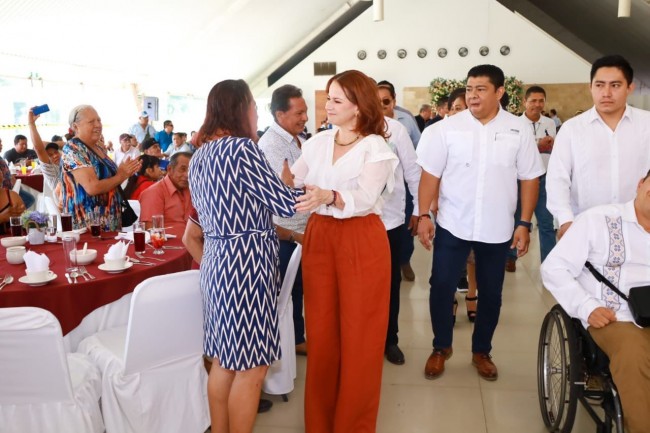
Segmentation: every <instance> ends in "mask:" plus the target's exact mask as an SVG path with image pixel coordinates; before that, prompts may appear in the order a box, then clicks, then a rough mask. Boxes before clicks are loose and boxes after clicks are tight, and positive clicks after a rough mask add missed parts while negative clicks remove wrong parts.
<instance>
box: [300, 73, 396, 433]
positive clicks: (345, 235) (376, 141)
mask: <svg viewBox="0 0 650 433" xmlns="http://www.w3.org/2000/svg"><path fill="white" fill-rule="evenodd" d="M327 93H328V97H327V103H326V104H325V109H326V111H327V118H328V120H329V121H330V122H331V123H332V124H333V125H335V126H336V128H335V129H332V130H327V131H324V132H321V133H319V134H317V135H316V136H315V137H314V138H312V139H311V140H309V141H308V142H307V143H305V144H304V145H303V148H302V156H301V158H300V159H299V160H298V161H296V163H295V164H294V165H293V167H292V168H291V171H292V172H293V174H294V175H295V179H294V182H295V184H296V186H302V185H305V187H306V190H307V194H306V195H305V196H303V197H299V198H298V202H299V204H298V206H297V207H296V210H297V211H303V210H309V209H313V208H315V211H314V213H313V214H312V215H311V217H310V218H309V222H308V223H307V229H306V231H305V235H304V242H303V257H302V266H303V284H304V293H305V319H306V328H307V341H309V358H308V361H307V381H306V385H305V431H306V432H307V433H320V432H323V433H326V432H327V433H331V432H355V433H367V432H374V431H375V427H376V423H377V412H378V409H379V394H380V389H381V372H382V365H383V356H384V343H385V340H386V329H387V326H388V306H389V292H390V251H389V246H388V237H387V235H386V229H385V228H384V225H383V223H382V221H381V219H380V218H379V214H380V213H381V208H382V204H383V199H382V197H381V196H382V193H384V192H386V193H390V192H391V191H392V188H393V184H394V175H393V171H394V169H395V167H396V166H397V163H398V160H397V156H396V155H395V154H394V153H393V152H392V151H391V149H390V148H389V147H388V145H387V143H386V128H387V126H386V122H385V120H384V115H383V112H382V109H381V106H380V102H379V100H378V99H377V90H376V87H375V84H374V82H373V81H372V80H371V79H370V78H368V77H367V76H366V75H364V74H363V73H361V72H359V71H346V72H342V73H340V74H337V75H335V76H334V77H332V78H331V79H330V80H329V82H328V83H327Z"/></svg>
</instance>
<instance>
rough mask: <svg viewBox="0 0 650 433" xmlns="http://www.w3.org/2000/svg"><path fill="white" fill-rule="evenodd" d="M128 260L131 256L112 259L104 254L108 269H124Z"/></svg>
mask: <svg viewBox="0 0 650 433" xmlns="http://www.w3.org/2000/svg"><path fill="white" fill-rule="evenodd" d="M128 262H129V256H124V257H121V258H119V259H111V258H109V257H108V256H106V255H104V265H106V269H124V267H125V266H126V264H127V263H128Z"/></svg>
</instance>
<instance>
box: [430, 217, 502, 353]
mask: <svg viewBox="0 0 650 433" xmlns="http://www.w3.org/2000/svg"><path fill="white" fill-rule="evenodd" d="M509 246H510V241H508V242H504V243H500V244H488V243H484V242H475V241H466V240H463V239H460V238H457V237H455V236H454V235H453V234H451V233H450V232H449V231H447V230H445V229H444V228H443V227H441V226H440V225H438V226H437V227H436V236H435V238H434V240H433V264H432V267H431V278H430V279H429V283H430V285H431V289H430V292H429V312H430V313H431V326H432V329H433V334H434V338H433V347H434V348H435V349H446V348H449V347H452V343H453V332H454V323H453V312H452V308H453V303H454V297H455V293H456V283H458V279H459V278H460V275H461V270H462V269H463V267H464V266H465V262H466V260H467V256H468V255H469V251H470V249H474V256H475V259H476V282H477V286H478V293H479V303H478V308H477V313H476V321H475V322H474V332H473V334H472V352H473V353H490V351H491V350H492V336H493V335H494V331H495V329H496V327H497V323H498V322H499V314H500V312H501V291H502V289H503V278H504V274H505V264H506V254H507V251H508V247H509Z"/></svg>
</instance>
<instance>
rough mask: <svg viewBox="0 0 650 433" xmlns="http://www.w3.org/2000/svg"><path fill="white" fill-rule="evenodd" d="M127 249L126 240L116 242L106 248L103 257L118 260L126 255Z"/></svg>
mask: <svg viewBox="0 0 650 433" xmlns="http://www.w3.org/2000/svg"><path fill="white" fill-rule="evenodd" d="M128 249H129V244H128V243H126V242H122V241H120V242H118V243H116V244H115V245H111V247H110V248H109V249H108V252H107V253H106V255H105V256H104V258H105V259H109V260H118V259H121V258H122V257H124V256H126V250H128Z"/></svg>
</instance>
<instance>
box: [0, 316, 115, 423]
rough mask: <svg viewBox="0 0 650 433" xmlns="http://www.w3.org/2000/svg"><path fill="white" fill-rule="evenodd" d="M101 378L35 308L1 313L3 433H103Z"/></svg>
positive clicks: (0, 405) (0, 413)
mask: <svg viewBox="0 0 650 433" xmlns="http://www.w3.org/2000/svg"><path fill="white" fill-rule="evenodd" d="M100 395H101V376H100V373H99V371H98V369H97V367H96V366H95V365H94V364H93V363H92V362H90V360H89V359H88V358H87V357H86V356H84V355H82V354H79V353H74V354H66V353H65V351H64V348H63V341H62V337H61V326H60V325H59V322H58V320H56V318H55V317H54V316H53V315H52V314H51V313H50V312H49V311H45V310H42V309H40V308H35V307H20V308H0V432H1V433H17V432H38V433H42V432H52V433H55V432H57V433H59V432H103V431H104V423H103V421H102V414H101V411H100V409H99V397H100Z"/></svg>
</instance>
